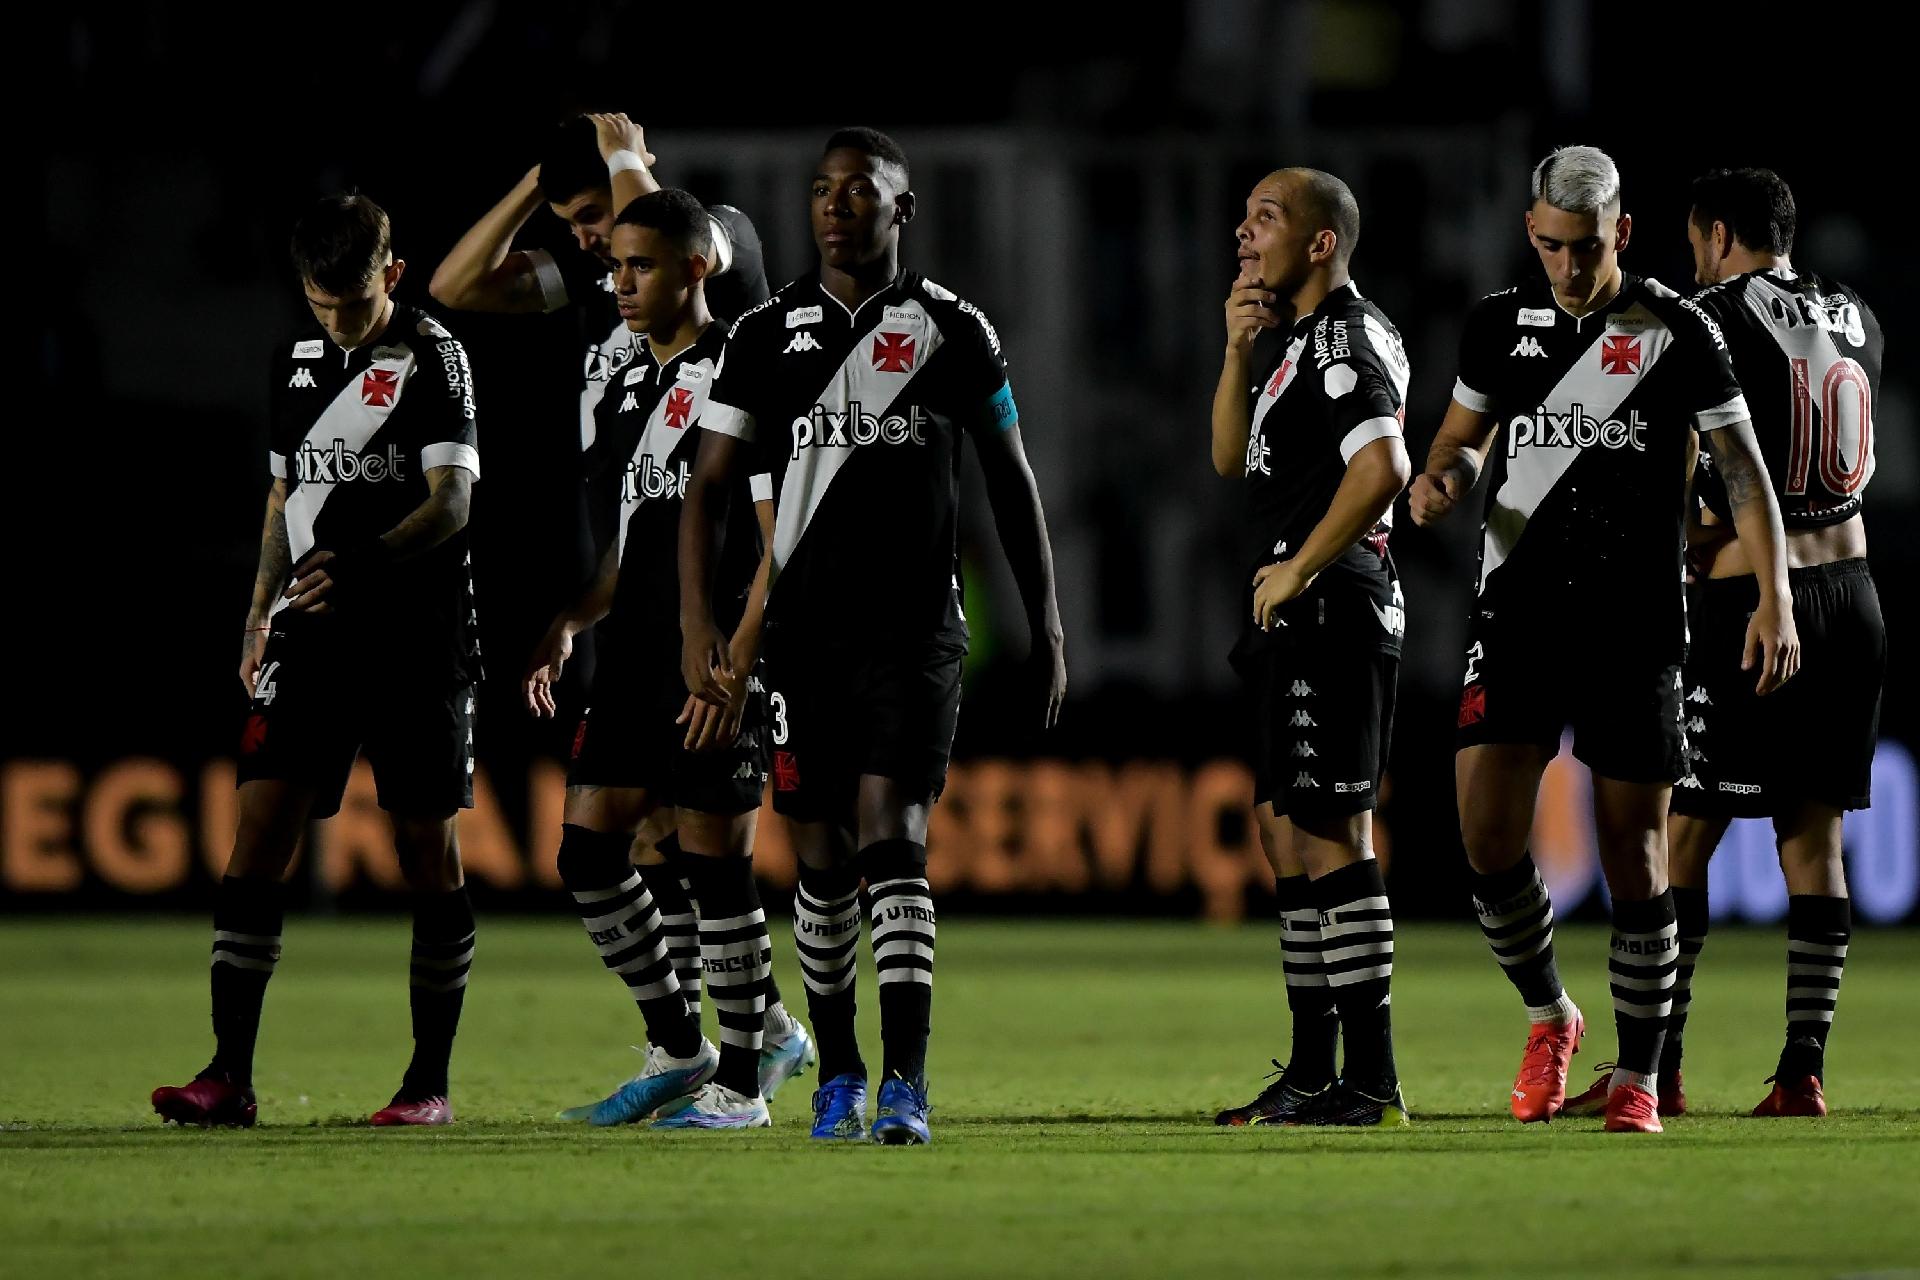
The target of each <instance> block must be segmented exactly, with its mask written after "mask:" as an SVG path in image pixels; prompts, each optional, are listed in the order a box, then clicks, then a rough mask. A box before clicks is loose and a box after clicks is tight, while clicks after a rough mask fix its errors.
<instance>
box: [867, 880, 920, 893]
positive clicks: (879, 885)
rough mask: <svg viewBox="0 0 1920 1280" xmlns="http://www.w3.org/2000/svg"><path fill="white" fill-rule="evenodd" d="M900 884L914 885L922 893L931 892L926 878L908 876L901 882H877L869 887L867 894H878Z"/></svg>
mask: <svg viewBox="0 0 1920 1280" xmlns="http://www.w3.org/2000/svg"><path fill="white" fill-rule="evenodd" d="M900 884H906V885H913V886H915V887H917V888H918V889H919V890H920V891H921V892H922V893H927V892H929V891H930V890H929V887H928V885H927V881H926V877H924V876H908V877H906V878H904V879H900V880H876V881H874V882H872V883H871V884H869V885H868V886H867V892H868V893H878V892H880V891H881V890H882V889H891V888H893V887H894V886H895V885H900Z"/></svg>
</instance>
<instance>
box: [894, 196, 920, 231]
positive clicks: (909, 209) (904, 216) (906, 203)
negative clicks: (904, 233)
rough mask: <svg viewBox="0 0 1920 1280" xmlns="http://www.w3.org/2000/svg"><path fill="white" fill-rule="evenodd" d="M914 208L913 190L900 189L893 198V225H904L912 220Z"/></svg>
mask: <svg viewBox="0 0 1920 1280" xmlns="http://www.w3.org/2000/svg"><path fill="white" fill-rule="evenodd" d="M914 208H915V201H914V198H913V192H911V191H902V192H901V193H900V194H899V195H897V196H895V197H894V198H893V225H894V226H896V227H904V226H906V225H907V224H908V223H909V222H912V221H913V211H914Z"/></svg>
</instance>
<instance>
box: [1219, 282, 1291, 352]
mask: <svg viewBox="0 0 1920 1280" xmlns="http://www.w3.org/2000/svg"><path fill="white" fill-rule="evenodd" d="M1275 297H1276V295H1275V294H1274V292H1273V291H1272V290H1271V289H1266V288H1263V287H1261V284H1260V275H1259V267H1258V264H1256V263H1254V262H1251V261H1247V262H1242V263H1241V264H1240V274H1239V276H1238V277H1237V278H1236V279H1235V280H1234V282H1233V289H1232V291H1231V292H1229V293H1228V294H1227V350H1229V351H1233V352H1236V353H1238V354H1240V355H1245V354H1246V353H1247V352H1249V351H1251V350H1253V340H1254V339H1255V338H1257V337H1259V336H1260V331H1261V330H1262V329H1277V328H1279V327H1280V317H1279V316H1278V315H1277V314H1275V312H1274V309H1273V304H1274V301H1275Z"/></svg>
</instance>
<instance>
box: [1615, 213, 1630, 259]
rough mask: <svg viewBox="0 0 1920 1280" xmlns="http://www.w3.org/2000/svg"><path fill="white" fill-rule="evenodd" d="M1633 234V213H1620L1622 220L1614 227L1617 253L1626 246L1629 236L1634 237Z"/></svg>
mask: <svg viewBox="0 0 1920 1280" xmlns="http://www.w3.org/2000/svg"><path fill="white" fill-rule="evenodd" d="M1632 235H1633V215H1632V214H1629V213H1623V214H1621V215H1620V221H1619V223H1618V225H1616V226H1615V227H1614V229H1613V251H1614V252H1615V253H1618V252H1620V251H1621V250H1622V249H1624V248H1626V247H1627V241H1628V239H1629V238H1631V237H1632Z"/></svg>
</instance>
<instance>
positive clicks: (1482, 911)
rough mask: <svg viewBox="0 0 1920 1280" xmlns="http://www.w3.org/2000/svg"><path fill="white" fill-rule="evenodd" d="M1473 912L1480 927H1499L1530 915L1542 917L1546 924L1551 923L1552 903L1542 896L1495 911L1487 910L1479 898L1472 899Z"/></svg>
mask: <svg viewBox="0 0 1920 1280" xmlns="http://www.w3.org/2000/svg"><path fill="white" fill-rule="evenodd" d="M1473 913H1474V914H1475V915H1477V916H1479V917H1480V927H1481V928H1482V929H1499V928H1503V927H1505V926H1506V925H1510V924H1513V923H1515V922H1517V921H1520V920H1525V919H1527V918H1528V917H1530V916H1541V917H1544V919H1545V920H1546V922H1547V923H1548V924H1552V923H1553V904H1552V903H1551V902H1549V901H1546V900H1545V899H1544V898H1542V899H1540V900H1537V901H1534V902H1529V903H1528V904H1527V905H1526V906H1524V907H1515V908H1514V909H1513V910H1511V911H1502V912H1498V913H1495V912H1493V911H1490V910H1488V909H1487V908H1486V907H1485V906H1484V905H1483V904H1482V903H1481V902H1480V900H1479V899H1477V898H1476V899H1474V903H1473Z"/></svg>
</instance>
